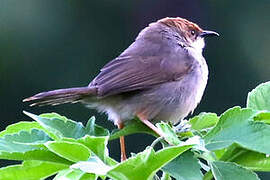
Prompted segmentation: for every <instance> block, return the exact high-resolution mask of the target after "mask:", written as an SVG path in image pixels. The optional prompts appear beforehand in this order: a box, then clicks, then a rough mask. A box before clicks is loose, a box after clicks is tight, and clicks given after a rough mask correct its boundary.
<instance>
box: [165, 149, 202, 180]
mask: <svg viewBox="0 0 270 180" xmlns="http://www.w3.org/2000/svg"><path fill="white" fill-rule="evenodd" d="M200 169H201V166H200V164H199V160H198V159H197V158H195V157H194V154H193V153H192V152H191V151H186V152H184V153H183V154H181V155H180V156H178V157H177V158H175V159H174V160H172V161H171V162H169V163H168V164H167V165H165V166H164V167H163V168H162V170H163V171H165V172H167V173H169V174H170V175H171V176H172V177H174V178H175V179H177V180H200V179H202V178H203V174H202V172H201V170H200Z"/></svg>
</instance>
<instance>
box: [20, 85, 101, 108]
mask: <svg viewBox="0 0 270 180" xmlns="http://www.w3.org/2000/svg"><path fill="white" fill-rule="evenodd" d="M96 94H97V89H96V87H78V88H68V89H58V90H53V91H48V92H42V93H38V94H36V95H34V96H32V97H29V98H26V99H24V100H23V102H29V101H32V102H33V103H32V104H31V106H36V105H38V106H44V105H59V104H65V103H77V102H79V101H80V100H82V99H83V98H85V97H88V96H89V97H90V96H95V95H96Z"/></svg>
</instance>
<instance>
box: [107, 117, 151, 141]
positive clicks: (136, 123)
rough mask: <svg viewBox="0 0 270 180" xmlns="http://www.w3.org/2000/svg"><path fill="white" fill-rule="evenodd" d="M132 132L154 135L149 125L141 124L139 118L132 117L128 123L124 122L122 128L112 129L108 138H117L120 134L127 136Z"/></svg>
mask: <svg viewBox="0 0 270 180" xmlns="http://www.w3.org/2000/svg"><path fill="white" fill-rule="evenodd" d="M134 133H146V134H150V135H153V136H156V134H155V133H154V132H153V131H152V130H151V129H150V128H149V127H147V126H146V125H145V124H143V123H142V122H141V121H140V120H138V119H133V120H132V121H130V122H129V123H128V124H126V125H125V127H124V128H123V129H121V130H118V129H117V130H114V131H113V132H112V133H111V136H110V139H109V140H114V139H117V138H119V137H120V136H127V135H130V134H134Z"/></svg>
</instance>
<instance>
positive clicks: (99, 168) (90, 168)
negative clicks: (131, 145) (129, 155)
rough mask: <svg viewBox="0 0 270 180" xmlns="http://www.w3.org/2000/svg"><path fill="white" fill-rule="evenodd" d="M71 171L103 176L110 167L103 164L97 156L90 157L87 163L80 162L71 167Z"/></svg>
mask: <svg viewBox="0 0 270 180" xmlns="http://www.w3.org/2000/svg"><path fill="white" fill-rule="evenodd" d="M71 168H73V169H80V170H81V171H83V172H86V173H93V174H96V175H101V176H104V175H106V174H107V172H108V171H110V170H111V169H112V167H110V166H108V165H106V164H104V163H103V162H102V161H101V160H100V159H99V158H98V157H97V156H91V158H90V159H89V160H88V161H80V162H77V163H76V164H73V165H72V166H71Z"/></svg>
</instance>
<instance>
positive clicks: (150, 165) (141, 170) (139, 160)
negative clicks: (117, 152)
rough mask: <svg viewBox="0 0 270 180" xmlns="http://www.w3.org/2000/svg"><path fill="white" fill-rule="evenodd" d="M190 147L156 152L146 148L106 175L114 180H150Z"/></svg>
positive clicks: (170, 148) (169, 148) (171, 148)
mask: <svg viewBox="0 0 270 180" xmlns="http://www.w3.org/2000/svg"><path fill="white" fill-rule="evenodd" d="M191 147H192V146H191V145H187V146H171V147H166V148H164V149H162V150H160V151H158V152H155V151H154V150H153V148H151V147H148V148H147V149H146V150H144V151H143V152H141V153H138V154H137V155H135V156H133V157H131V158H129V159H127V160H126V161H124V162H121V163H120V164H118V165H116V166H115V167H114V168H113V169H112V170H110V171H109V172H108V173H107V176H109V177H110V178H112V179H114V180H138V179H151V178H152V177H153V176H154V175H155V173H156V172H157V171H158V170H159V169H160V168H161V167H163V166H164V165H166V164H167V163H168V162H170V161H171V160H173V159H174V158H175V157H177V156H179V155H180V154H181V153H183V152H185V151H186V150H188V149H189V148H191Z"/></svg>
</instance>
